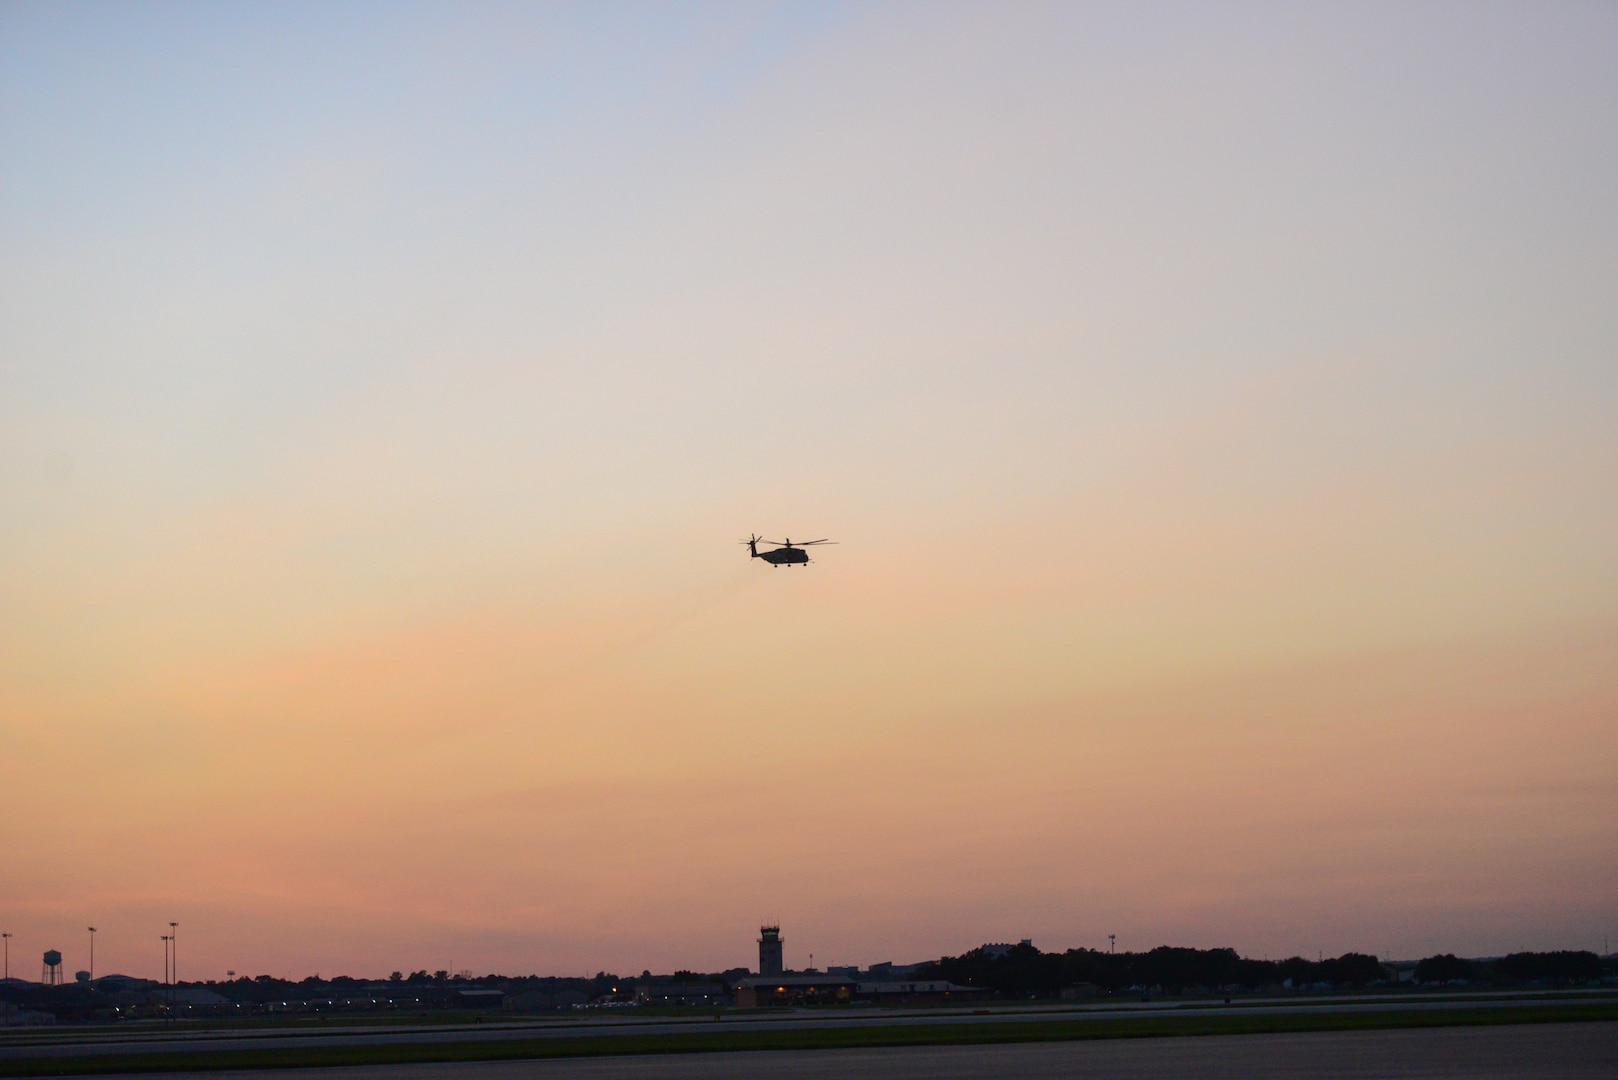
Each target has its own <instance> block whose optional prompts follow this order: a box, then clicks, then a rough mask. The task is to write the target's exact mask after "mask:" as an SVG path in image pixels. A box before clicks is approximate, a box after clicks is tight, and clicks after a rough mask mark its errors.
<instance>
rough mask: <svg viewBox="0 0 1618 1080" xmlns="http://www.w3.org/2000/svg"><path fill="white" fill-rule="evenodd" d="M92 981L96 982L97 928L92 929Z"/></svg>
mask: <svg viewBox="0 0 1618 1080" xmlns="http://www.w3.org/2000/svg"><path fill="white" fill-rule="evenodd" d="M89 930H90V981H91V982H95V981H96V928H95V927H93V926H92V927H90V928H89Z"/></svg>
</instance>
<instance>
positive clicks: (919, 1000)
mask: <svg viewBox="0 0 1618 1080" xmlns="http://www.w3.org/2000/svg"><path fill="white" fill-rule="evenodd" d="M854 992H855V995H856V996H857V997H858V999H859V1000H861V1001H871V1002H875V1003H876V1004H878V1005H923V1004H935V1005H942V1004H946V1003H951V1002H967V1001H987V1000H988V999H989V998H991V997H993V996H994V991H993V990H987V989H984V988H983V987H981V986H959V985H957V984H955V983H952V982H949V981H948V980H946V979H922V980H920V981H906V982H875V983H860V984H859V985H858V987H856V989H855V991H854Z"/></svg>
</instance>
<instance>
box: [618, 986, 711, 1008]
mask: <svg viewBox="0 0 1618 1080" xmlns="http://www.w3.org/2000/svg"><path fill="white" fill-rule="evenodd" d="M635 1000H636V1001H637V1002H639V1003H640V1004H642V1005H729V1004H730V993H729V992H728V991H727V990H726V988H725V987H723V986H720V985H719V984H718V983H715V982H650V983H642V984H641V985H639V986H637V987H635Z"/></svg>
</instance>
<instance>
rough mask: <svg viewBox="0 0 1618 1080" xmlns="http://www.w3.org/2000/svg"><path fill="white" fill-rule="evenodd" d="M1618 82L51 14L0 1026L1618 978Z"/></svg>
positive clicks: (1077, 33) (1265, 12) (14, 307)
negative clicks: (694, 993)
mask: <svg viewBox="0 0 1618 1080" xmlns="http://www.w3.org/2000/svg"><path fill="white" fill-rule="evenodd" d="M1615 55H1618V7H1615V6H1614V5H1612V4H1608V3H1595V2H1591V3H1564V4H1555V3H1541V4H1528V3H1522V4H1485V3H1453V4H1442V3H1437V4H1420V3H1411V4H1391V5H1366V4H1340V5H1333V4H1304V5H1299V4H1295V3H1278V4H1274V5H1268V4H1257V3H1239V2H1232V3H1193V4H1170V3H1158V4H1139V3H1120V4H1081V3H1071V4H1056V5H1050V6H1045V5H1034V4H1024V5H1014V4H998V3H996V4H987V3H984V4H955V5H948V4H938V3H917V4H891V5H890V4H874V3H861V4H853V5H839V4H830V3H814V4H779V5H768V4H762V3H744V4H734V5H731V4H617V5H612V4H580V5H564V4H538V3H536V4H509V5H508V4H478V3H457V4H447V3H436V4H435V3H428V4H404V3H378V4H365V3H346V4H319V3H310V4H303V5H300V4H293V3H276V4H247V3H211V4H208V3H155V2H152V3H131V4H111V3H52V4H43V3H20V2H16V0H0V929H3V930H5V931H8V932H10V933H12V934H13V935H14V936H13V937H12V939H11V942H10V945H11V971H12V974H13V975H19V974H20V975H23V976H26V977H30V978H31V977H35V971H36V965H37V964H38V960H39V954H40V952H41V951H43V950H44V949H47V948H53V947H54V948H59V949H61V950H62V951H63V952H64V953H65V954H66V965H67V967H68V969H69V971H70V972H71V971H72V970H73V969H75V968H79V967H84V966H87V964H88V956H87V934H86V932H85V927H87V926H89V925H94V926H96V927H98V928H99V931H100V932H99V934H98V936H97V940H96V970H97V973H98V974H99V973H104V972H113V971H119V972H124V973H128V974H133V975H145V976H151V977H157V976H159V975H160V973H161V970H162V962H163V953H162V944H161V942H160V941H159V939H158V936H159V934H161V933H163V932H164V931H166V929H167V924H168V923H169V921H170V920H176V921H178V922H179V924H180V930H179V935H180V940H179V945H180V957H179V960H180V975H181V977H183V978H186V979H193V978H220V977H223V976H224V973H225V971H226V970H227V969H233V970H235V971H237V972H239V973H245V974H258V973H260V972H268V973H273V974H276V975H288V974H290V975H291V976H292V977H294V978H301V977H303V976H305V975H309V974H312V973H314V972H321V973H323V974H325V975H328V976H329V975H334V974H339V973H347V974H353V975H370V976H376V975H385V974H386V973H387V972H388V971H390V970H393V969H402V970H406V971H408V970H414V969H417V968H426V969H428V970H433V969H438V968H454V969H469V970H471V971H473V972H474V973H476V974H483V973H486V972H502V973H506V974H525V973H531V972H537V973H542V974H561V975H566V974H574V975H576V974H583V973H594V972H595V971H597V970H602V969H605V970H607V971H613V972H621V973H625V974H629V973H638V972H639V971H640V970H642V969H643V968H649V969H651V970H653V971H671V970H673V969H675V968H679V967H688V968H693V969H701V970H718V969H723V968H727V967H732V966H741V965H752V964H755V963H756V960H757V953H756V946H755V945H754V940H755V938H756V937H757V931H758V926H759V923H760V921H761V920H764V919H771V920H779V921H780V923H781V924H782V925H783V927H784V937H785V938H786V960H787V963H788V965H789V966H791V967H801V966H804V965H806V964H807V963H808V962H809V954H810V953H811V952H812V953H813V954H814V958H815V963H816V964H817V965H819V966H825V965H827V964H851V963H858V964H862V965H863V964H869V963H871V962H875V961H882V960H894V961H898V962H908V961H916V960H921V959H925V958H929V957H937V956H939V955H941V954H945V953H950V954H954V953H959V952H962V951H964V950H966V949H969V948H972V947H973V946H975V945H977V944H979V943H982V942H984V941H1006V940H1010V941H1015V940H1017V939H1020V938H1025V937H1026V938H1032V939H1033V940H1034V943H1035V944H1036V945H1038V946H1040V947H1041V948H1043V949H1048V950H1049V949H1061V948H1068V947H1074V946H1090V947H1100V948H1105V947H1106V944H1107V935H1108V934H1116V935H1117V944H1118V948H1119V949H1126V948H1128V949H1145V948H1150V947H1152V946H1155V945H1159V944H1176V945H1188V946H1197V947H1213V946H1231V947H1234V948H1237V949H1239V950H1240V951H1241V952H1243V953H1244V954H1246V955H1251V956H1256V957H1257V956H1269V957H1271V958H1276V957H1281V956H1286V955H1291V954H1295V953H1301V954H1305V955H1309V956H1311V957H1312V956H1314V955H1315V954H1316V953H1317V952H1324V953H1326V954H1327V955H1333V954H1338V953H1341V952H1344V951H1347V950H1357V951H1363V952H1370V953H1376V954H1378V955H1381V956H1384V957H1390V956H1391V957H1397V958H1405V957H1411V958H1413V957H1419V956H1424V955H1428V954H1430V953H1433V952H1455V953H1459V954H1461V955H1473V956H1477V955H1492V954H1499V953H1504V952H1509V951H1515V950H1522V949H1561V948H1570V949H1584V948H1588V949H1600V948H1602V946H1603V936H1604V935H1609V934H1610V935H1613V936H1615V937H1618V197H1615V192H1618V64H1615V63H1614V62H1613V58H1614V56H1615ZM750 532H757V533H760V534H762V535H764V536H768V537H771V538H774V539H777V540H779V539H783V538H784V537H792V538H794V539H798V540H805V539H814V538H816V537H831V538H833V539H835V540H837V541H839V545H838V546H836V547H826V548H823V549H820V550H819V551H818V552H817V553H816V556H815V561H814V563H813V564H812V565H810V566H809V567H808V568H807V569H800V568H795V569H779V570H777V569H772V568H771V567H769V566H766V565H765V564H763V563H762V562H761V561H756V560H749V559H748V558H747V553H746V549H745V548H743V547H739V546H737V543H736V541H737V540H738V539H739V538H743V537H746V536H747V535H748V534H749V533H750Z"/></svg>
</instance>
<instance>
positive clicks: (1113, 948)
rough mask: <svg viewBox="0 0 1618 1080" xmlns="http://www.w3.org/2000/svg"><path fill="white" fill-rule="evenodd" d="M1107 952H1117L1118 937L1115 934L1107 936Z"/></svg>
mask: <svg viewBox="0 0 1618 1080" xmlns="http://www.w3.org/2000/svg"><path fill="white" fill-rule="evenodd" d="M1107 951H1108V952H1110V953H1115V952H1117V951H1118V935H1117V934H1108V935H1107Z"/></svg>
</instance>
